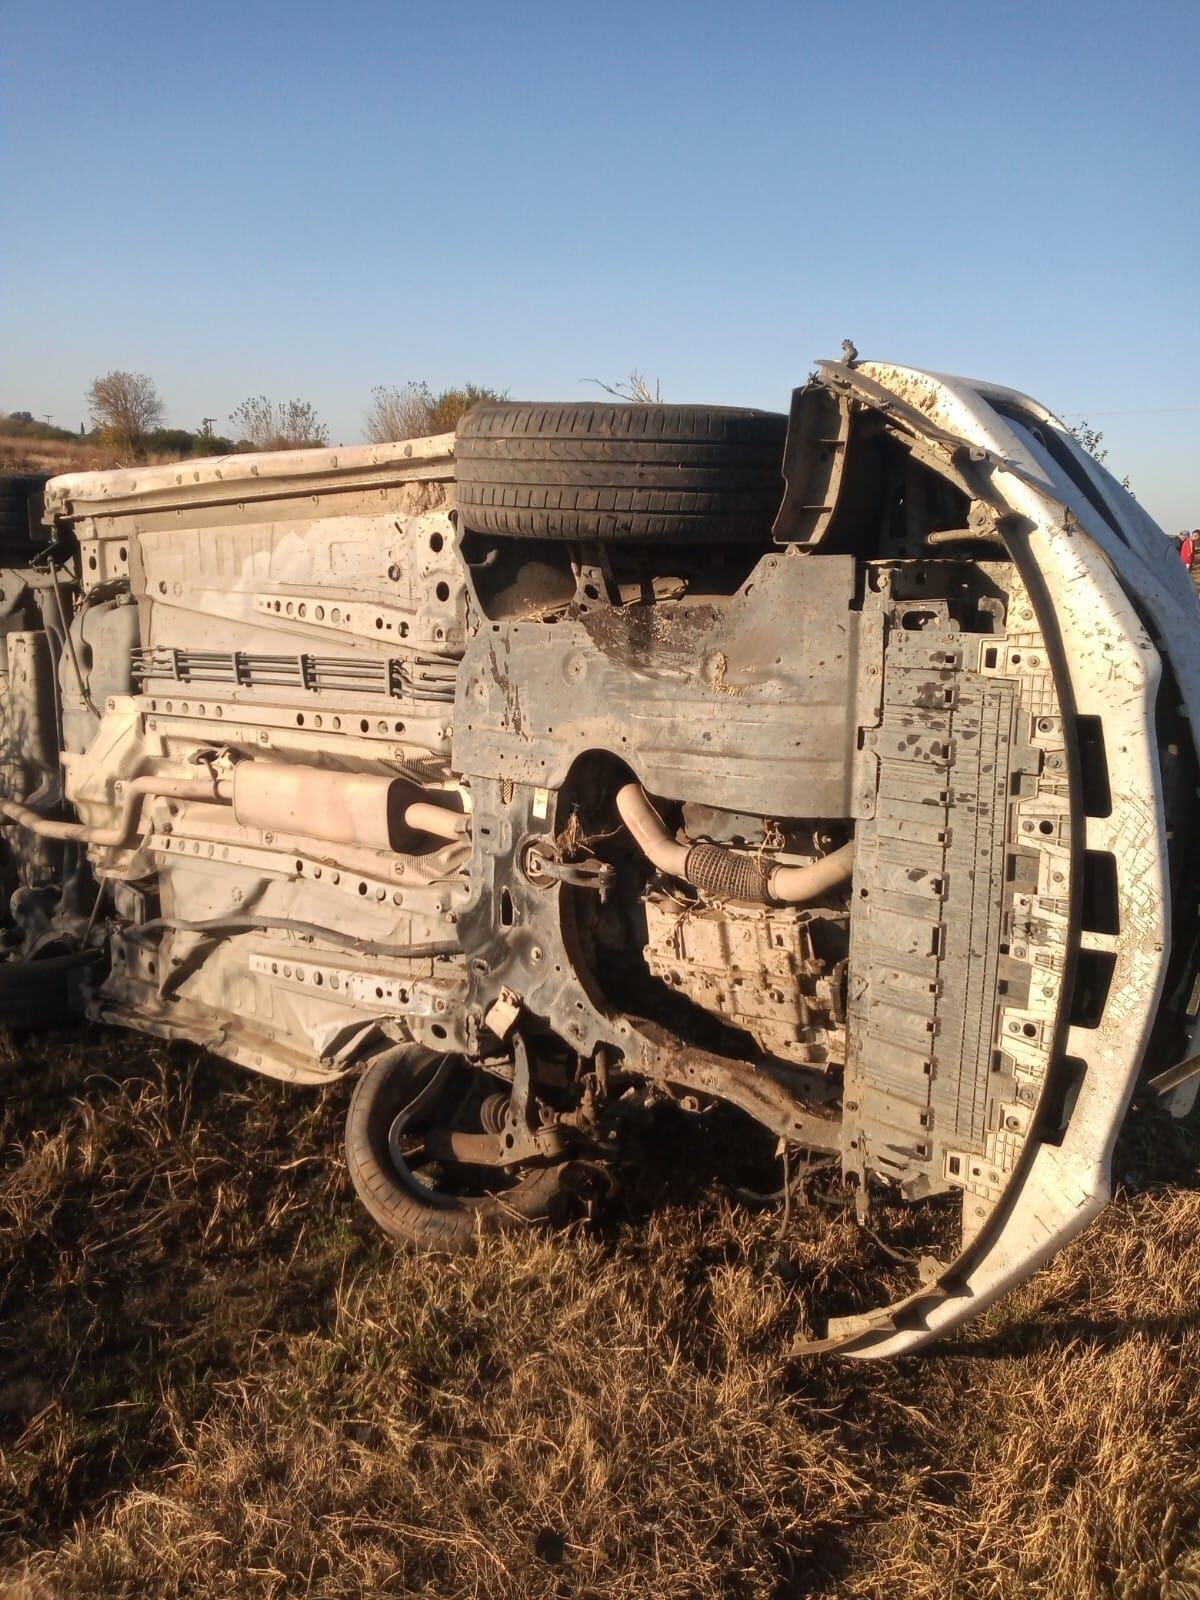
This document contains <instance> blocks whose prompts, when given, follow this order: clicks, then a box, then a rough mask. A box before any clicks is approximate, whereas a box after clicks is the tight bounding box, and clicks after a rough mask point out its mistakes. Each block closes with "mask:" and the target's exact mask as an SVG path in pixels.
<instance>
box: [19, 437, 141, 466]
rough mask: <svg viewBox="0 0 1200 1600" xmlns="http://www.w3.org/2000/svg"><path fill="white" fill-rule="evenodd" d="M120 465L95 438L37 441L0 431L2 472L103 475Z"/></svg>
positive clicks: (113, 455)
mask: <svg viewBox="0 0 1200 1600" xmlns="http://www.w3.org/2000/svg"><path fill="white" fill-rule="evenodd" d="M119 464H120V463H119V462H118V460H117V457H116V454H115V453H114V452H113V451H112V450H110V449H109V448H108V447H107V446H105V445H101V444H97V443H96V441H95V440H92V439H79V440H74V439H36V438H27V437H25V436H24V435H22V434H9V433H5V432H4V431H3V429H0V472H100V471H103V470H104V469H106V468H108V467H115V466H118V465H119Z"/></svg>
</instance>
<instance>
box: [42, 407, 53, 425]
mask: <svg viewBox="0 0 1200 1600" xmlns="http://www.w3.org/2000/svg"><path fill="white" fill-rule="evenodd" d="M42 415H43V416H44V417H45V419H46V423H47V426H49V424H50V423H52V422H53V421H54V418H53V417H52V416H51V414H50V412H49V411H43V412H42Z"/></svg>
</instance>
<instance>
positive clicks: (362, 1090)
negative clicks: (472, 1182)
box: [346, 1045, 561, 1253]
mask: <svg viewBox="0 0 1200 1600" xmlns="http://www.w3.org/2000/svg"><path fill="white" fill-rule="evenodd" d="M443 1059H444V1058H443V1057H442V1055H440V1054H439V1053H438V1052H437V1051H433V1050H425V1049H422V1048H420V1047H419V1046H415V1045H414V1046H413V1047H411V1048H408V1049H400V1050H389V1051H387V1052H385V1053H384V1054H383V1055H382V1056H379V1057H378V1058H377V1059H376V1060H375V1061H374V1062H372V1063H371V1065H370V1066H368V1067H367V1068H366V1070H365V1071H364V1072H363V1074H362V1076H361V1077H360V1078H359V1080H358V1082H357V1084H356V1085H355V1087H354V1093H353V1095H352V1096H351V1099H350V1107H349V1110H348V1111H347V1113H346V1165H347V1167H348V1168H349V1172H350V1181H351V1183H353V1185H354V1190H355V1193H356V1194H357V1195H358V1198H359V1200H361V1202H362V1204H363V1206H364V1207H365V1208H366V1210H367V1212H368V1213H369V1214H370V1216H371V1217H372V1219H373V1220H374V1221H375V1222H377V1223H378V1224H379V1226H380V1227H381V1228H382V1229H383V1231H384V1232H385V1233H386V1234H388V1235H389V1236H390V1237H391V1238H393V1239H396V1240H398V1241H400V1242H401V1243H403V1244H410V1245H414V1246H415V1247H416V1248H417V1249H420V1250H427V1251H440V1252H442V1253H455V1252H458V1251H460V1250H465V1249H468V1248H469V1247H470V1246H471V1245H472V1244H474V1243H475V1241H476V1239H477V1238H478V1237H479V1235H480V1234H481V1233H487V1232H494V1231H496V1230H498V1229H500V1228H506V1227H515V1226H520V1225H521V1224H527V1223H530V1222H537V1221H541V1220H542V1219H543V1218H545V1217H546V1216H547V1214H548V1212H549V1210H550V1208H551V1206H552V1204H553V1202H554V1199H555V1197H556V1196H557V1194H558V1192H559V1189H560V1187H561V1169H560V1168H557V1167H535V1168H532V1169H530V1170H528V1171H527V1172H526V1173H524V1174H522V1175H521V1176H520V1177H519V1178H518V1180H517V1182H516V1183H515V1184H514V1185H513V1186H512V1188H509V1189H505V1190H504V1191H503V1192H502V1193H500V1194H497V1195H495V1196H491V1195H484V1196H469V1195H457V1194H445V1193H443V1192H441V1191H439V1190H435V1189H430V1188H427V1187H426V1186H425V1185H424V1184H423V1183H420V1182H419V1181H417V1180H416V1179H414V1178H413V1177H412V1176H411V1174H403V1173H401V1172H400V1171H399V1170H398V1168H397V1166H396V1163H395V1161H394V1160H393V1159H392V1155H391V1151H390V1149H389V1146H388V1135H389V1132H390V1130H391V1126H392V1123H393V1121H394V1120H395V1118H396V1117H397V1116H398V1115H399V1114H400V1112H401V1111H403V1110H404V1108H405V1106H407V1105H409V1104H410V1103H411V1102H412V1100H413V1098H414V1096H415V1095H416V1094H417V1093H418V1092H419V1091H420V1089H421V1088H422V1087H423V1086H424V1084H425V1083H427V1082H428V1081H429V1077H430V1075H431V1073H432V1072H434V1071H435V1070H436V1069H437V1067H438V1065H439V1064H440V1062H441V1061H442V1060H443Z"/></svg>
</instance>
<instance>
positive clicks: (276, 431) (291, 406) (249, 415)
mask: <svg viewBox="0 0 1200 1600" xmlns="http://www.w3.org/2000/svg"><path fill="white" fill-rule="evenodd" d="M229 420H230V422H231V423H232V424H233V426H234V429H235V430H236V432H237V434H238V437H239V439H241V440H244V441H245V442H246V443H247V444H249V445H251V446H252V447H253V448H254V449H255V450H303V449H305V448H308V447H312V446H319V445H325V444H328V443H329V429H328V428H327V427H326V426H325V424H324V423H323V422H322V421H321V419H320V418H319V417H318V416H317V412H316V408H315V406H313V404H312V403H311V401H308V400H280V401H276V402H272V401H270V400H268V399H267V397H266V395H265V394H260V395H252V396H251V397H250V399H248V400H243V401H242V403H241V405H240V406H238V407H237V409H236V410H234V411H233V412H231V414H230V418H229Z"/></svg>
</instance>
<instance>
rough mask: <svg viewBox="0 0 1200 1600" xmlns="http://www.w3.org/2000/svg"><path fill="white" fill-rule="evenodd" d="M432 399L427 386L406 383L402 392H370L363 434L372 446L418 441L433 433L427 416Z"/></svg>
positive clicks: (394, 390) (386, 390) (382, 389)
mask: <svg viewBox="0 0 1200 1600" xmlns="http://www.w3.org/2000/svg"><path fill="white" fill-rule="evenodd" d="M432 405H433V396H432V394H431V393H430V392H429V385H428V384H427V383H406V384H405V385H404V387H403V388H402V389H388V388H385V387H382V386H381V387H380V388H378V389H372V391H371V404H370V407H369V408H368V410H367V415H366V434H367V438H368V439H369V440H370V442H371V443H372V444H394V443H395V442H396V441H397V440H398V439H420V438H423V437H424V436H425V435H426V434H427V433H432V432H433V430H432V428H431V427H430V426H429V413H430V409H431V407H432Z"/></svg>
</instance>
